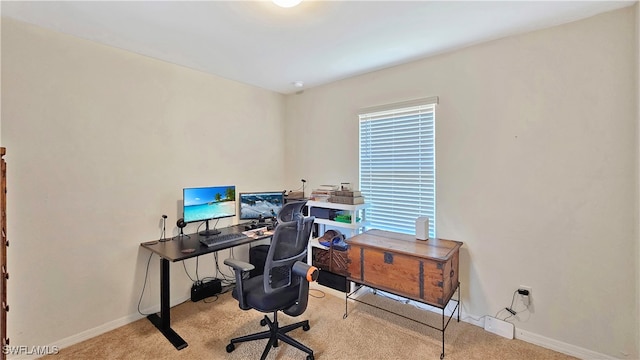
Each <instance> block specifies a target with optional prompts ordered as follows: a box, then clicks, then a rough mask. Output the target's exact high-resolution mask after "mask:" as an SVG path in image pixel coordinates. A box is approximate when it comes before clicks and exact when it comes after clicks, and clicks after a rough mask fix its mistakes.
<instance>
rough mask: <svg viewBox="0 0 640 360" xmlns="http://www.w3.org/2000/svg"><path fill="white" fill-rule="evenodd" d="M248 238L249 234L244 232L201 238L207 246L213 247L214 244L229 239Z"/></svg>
mask: <svg viewBox="0 0 640 360" xmlns="http://www.w3.org/2000/svg"><path fill="white" fill-rule="evenodd" d="M246 238H248V236H247V235H245V234H242V233H234V234H222V235H215V236H210V237H208V238H203V239H200V242H201V243H202V244H203V245H205V246H206V247H212V246H214V245H217V244H220V243H224V242H227V241H236V240H242V239H246Z"/></svg>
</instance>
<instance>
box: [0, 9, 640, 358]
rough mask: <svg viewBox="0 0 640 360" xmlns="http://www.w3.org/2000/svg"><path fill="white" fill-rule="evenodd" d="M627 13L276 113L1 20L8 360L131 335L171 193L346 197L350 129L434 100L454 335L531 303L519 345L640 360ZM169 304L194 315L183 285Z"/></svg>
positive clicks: (336, 91)
mask: <svg viewBox="0 0 640 360" xmlns="http://www.w3.org/2000/svg"><path fill="white" fill-rule="evenodd" d="M636 7H637V6H635V7H633V8H626V9H622V10H619V11H615V12H612V13H609V14H604V15H600V16H596V17H594V18H591V19H587V20H584V21H580V22H576V23H573V24H568V25H565V26H561V27H556V28H553V29H548V30H543V31H538V32H534V33H529V34H525V35H521V36H514V37H509V38H506V39H502V40H498V41H493V42H490V43H486V44H481V45H478V46H474V47H471V48H467V49H463V50H460V51H457V52H454V53H451V54H445V55H441V56H437V57H433V58H430V59H426V60H422V61H418V62H414V63H411V64H407V65H403V66H398V67H395V68H390V69H386V70H383V71H379V72H375V73H371V74H367V75H363V76H359V77H356V78H352V79H347V80H344V81H340V82H336V83H333V84H329V85H326V86H323V87H319V88H315V89H309V90H307V91H305V92H304V93H303V94H300V95H291V96H287V97H286V98H284V97H283V96H281V95H278V94H274V93H271V92H268V91H264V90H260V89H256V88H254V87H250V86H245V85H242V84H238V83H235V82H232V81H227V80H224V79H221V78H218V77H215V76H211V75H207V74H203V73H199V72H196V71H192V70H189V69H185V68H181V67H178V66H174V65H170V64H167V63H163V62H160V61H155V60H152V59H149V58H145V57H141V56H138V55H135V54H132V53H128V52H124V51H120V50H117V49H113V48H109V47H104V46H100V45H97V44H94V43H91V42H87V41H84V40H79V39H76V38H73V37H68V36H64V35H60V34H57V33H54V32H50V31H45V30H41V29H38V28H34V27H32V26H28V25H25V24H22V23H18V22H14V21H9V20H6V19H3V21H2V29H1V30H2V39H1V40H2V58H1V66H2V77H1V81H2V108H1V111H2V112H1V115H2V121H1V123H2V133H1V136H2V138H1V139H0V143H1V144H2V146H6V147H7V149H8V155H7V161H8V169H9V173H8V175H9V181H8V185H9V193H8V196H7V199H8V222H9V223H8V225H9V228H8V234H9V239H10V240H11V247H10V249H9V257H10V259H9V261H10V272H11V281H10V282H9V302H10V304H11V313H10V314H9V317H8V320H9V329H10V331H11V334H10V335H11V340H12V345H13V344H16V345H45V344H61V342H63V343H64V341H66V342H67V343H69V342H73V340H75V339H81V338H82V337H83V336H89V335H91V334H92V331H93V332H95V331H99V329H105V328H109V327H113V326H117V325H119V324H121V323H125V322H127V321H130V320H131V319H133V318H135V314H136V306H137V302H138V297H139V295H140V290H141V289H142V282H143V281H144V275H145V267H146V263H147V259H148V253H147V252H145V251H141V250H140V249H139V243H140V242H142V241H145V240H150V239H154V238H157V237H158V236H159V234H160V229H159V219H160V215H161V214H162V213H165V214H168V215H169V222H168V223H169V224H170V225H171V226H170V229H171V231H173V232H175V231H176V229H175V226H173V225H174V224H175V219H176V217H177V215H178V213H179V209H178V204H179V200H180V198H181V189H182V187H185V186H192V185H197V186H199V185H220V184H230V183H235V184H236V185H237V186H238V189H239V190H259V189H263V188H269V189H270V190H271V189H280V188H287V189H288V188H297V187H298V186H299V179H300V178H305V179H307V180H308V181H309V182H308V183H307V185H308V186H307V188H308V189H311V188H312V187H315V186H317V185H319V184H323V183H337V182H344V181H349V182H352V183H356V184H357V182H358V169H357V164H358V155H357V148H358V144H357V138H358V136H357V128H358V124H357V117H356V114H357V111H358V109H360V108H364V107H369V106H374V105H379V104H385V103H391V102H395V101H402V100H407V99H413V98H418V97H423V96H433V95H437V96H439V97H440V105H439V106H438V110H437V111H438V113H437V121H438V125H437V136H438V140H437V141H438V153H437V161H438V165H437V166H438V178H437V180H438V194H437V195H438V199H437V200H438V214H439V218H438V230H439V234H438V235H439V236H441V237H449V238H453V239H457V240H461V241H464V242H465V246H464V248H463V253H462V255H463V258H462V265H461V281H462V282H463V283H462V286H463V302H464V306H463V313H466V314H468V315H474V316H482V315H495V313H496V312H497V311H498V310H500V309H501V308H503V307H505V306H508V305H509V303H510V301H511V295H512V293H513V291H514V290H515V288H516V287H517V286H518V285H530V286H532V287H533V310H534V312H533V314H531V316H527V315H526V314H525V315H524V316H523V317H522V318H521V321H516V322H515V324H516V326H517V328H518V329H519V332H518V333H517V335H518V336H519V337H521V338H524V339H527V340H529V341H533V342H536V341H537V342H542V343H545V344H546V345H549V344H552V345H556V346H557V347H559V348H562V349H563V350H567V349H568V350H572V351H574V352H576V353H579V354H583V355H584V354H587V355H588V354H590V353H589V351H591V352H593V354H606V355H608V356H611V357H619V358H625V356H624V355H623V353H626V354H629V355H628V356H627V357H626V358H628V359H632V358H638V357H640V354H639V350H638V337H639V334H638V325H637V323H638V311H639V306H640V305H639V302H638V294H639V291H640V290H639V287H640V279H639V277H638V272H637V271H635V272H633V271H630V269H638V264H639V260H640V259H639V258H638V256H639V251H640V250H638V248H639V244H638V233H637V232H638V230H637V220H638V212H637V206H638V191H637V190H638V181H637V177H638V175H637V168H638V155H637V154H638V146H637V136H636V135H637V132H638V126H637V124H638V118H637V116H638V115H637V111H638V103H639V101H638V92H637V80H636V79H637V72H636V71H637V66H638V63H637V57H636V55H637V53H638V45H637V30H636V22H637V15H636V13H635V12H634V11H636V10H635V8H636ZM630 74H631V75H630ZM284 119H286V124H285V123H283V121H284ZM256 128H259V131H258V132H257V134H259V136H258V137H256V136H255V135H253V134H255V133H256V132H253V131H251V130H252V129H256ZM248 130H249V131H248ZM283 134H284V135H283ZM279 143H284V144H285V146H284V147H282V146H271V145H272V144H279ZM258 156H259V157H260V159H262V160H263V161H252V159H255V158H256V157H258ZM285 164H286V166H285ZM247 166H251V168H252V169H253V170H252V174H247V171H246V168H247ZM284 171H286V174H283V172H284ZM221 225H223V224H222V222H221ZM192 230H193V229H192ZM634 248H635V249H636V250H635V251H632V250H633V249H634ZM236 254H237V255H239V256H245V255H246V250H244V251H237V252H236ZM225 255H226V254H221V258H224V257H226V256H225ZM157 265H158V259H157V257H154V258H153V259H152V263H151V269H150V273H149V283H148V284H147V289H146V292H145V297H144V299H143V302H142V308H143V309H145V310H148V308H149V307H154V308H156V309H157V306H158V299H157V294H158V286H157V285H158V284H157V279H158V267H157ZM186 265H187V268H188V269H189V270H190V271H191V274H192V275H193V273H194V271H193V269H194V266H195V264H194V262H193V261H188V262H187V263H186ZM212 272H213V260H212V259H201V261H200V276H205V275H211V274H212ZM630 284H632V285H631V286H630ZM634 284H635V285H634ZM172 285H173V292H172V298H173V299H174V302H175V301H177V300H178V299H184V298H186V297H187V296H188V289H189V286H190V281H189V279H188V278H187V276H186V275H185V274H184V270H183V269H182V266H181V264H172ZM467 320H469V321H472V319H467ZM95 329H98V330H95ZM585 357H588V356H585Z"/></svg>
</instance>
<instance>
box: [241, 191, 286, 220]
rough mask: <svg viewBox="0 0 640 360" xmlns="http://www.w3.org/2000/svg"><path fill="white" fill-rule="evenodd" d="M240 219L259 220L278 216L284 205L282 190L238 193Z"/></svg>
mask: <svg viewBox="0 0 640 360" xmlns="http://www.w3.org/2000/svg"><path fill="white" fill-rule="evenodd" d="M239 203H240V220H261V219H264V218H271V217H274V218H275V217H276V216H278V213H279V212H280V209H282V205H284V194H283V193H282V191H269V192H266V191H265V192H252V193H240V201H239Z"/></svg>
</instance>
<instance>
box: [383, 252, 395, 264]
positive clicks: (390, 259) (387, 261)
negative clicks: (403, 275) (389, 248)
mask: <svg viewBox="0 0 640 360" xmlns="http://www.w3.org/2000/svg"><path fill="white" fill-rule="evenodd" d="M384 263H385V264H393V254H392V253H388V252H385V253H384Z"/></svg>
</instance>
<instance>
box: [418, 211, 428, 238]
mask: <svg viewBox="0 0 640 360" xmlns="http://www.w3.org/2000/svg"><path fill="white" fill-rule="evenodd" d="M416 239H418V240H429V217H427V216H420V217H419V218H417V219H416Z"/></svg>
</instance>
